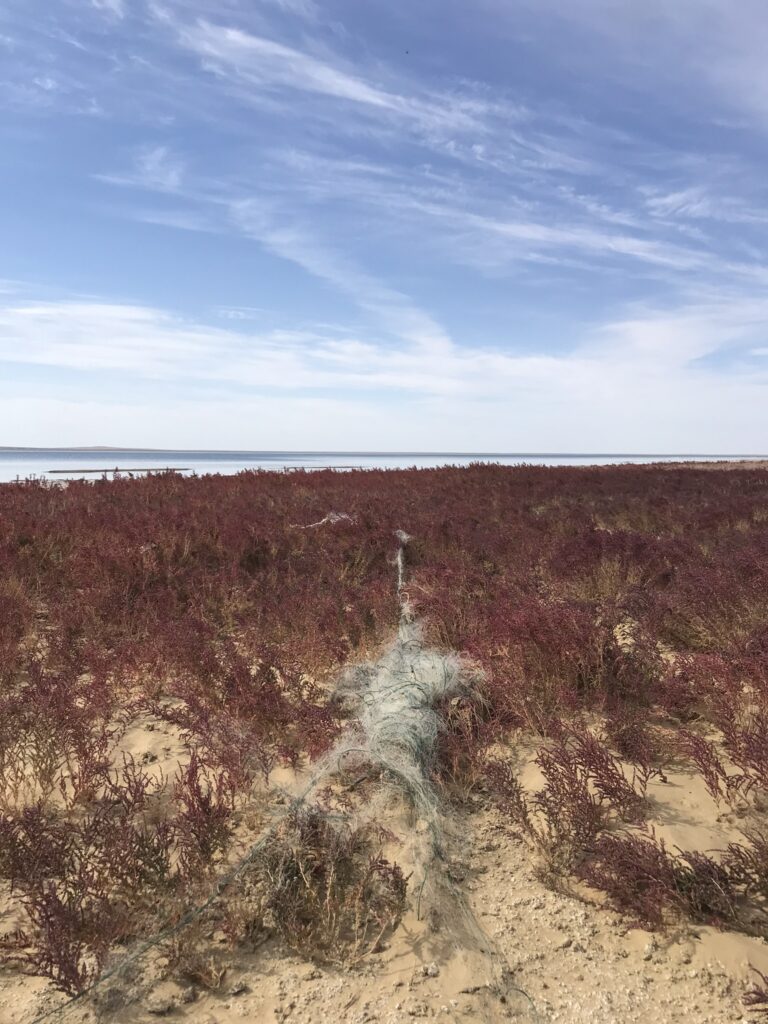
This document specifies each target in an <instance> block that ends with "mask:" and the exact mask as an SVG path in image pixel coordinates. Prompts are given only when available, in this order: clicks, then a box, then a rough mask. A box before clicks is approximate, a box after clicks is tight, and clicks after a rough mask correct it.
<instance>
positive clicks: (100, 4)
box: [91, 0, 126, 18]
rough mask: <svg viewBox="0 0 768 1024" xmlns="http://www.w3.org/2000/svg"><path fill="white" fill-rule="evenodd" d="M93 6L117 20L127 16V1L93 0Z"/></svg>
mask: <svg viewBox="0 0 768 1024" xmlns="http://www.w3.org/2000/svg"><path fill="white" fill-rule="evenodd" d="M91 6H92V7H95V8H96V10H98V11H106V12H108V13H109V14H112V15H114V17H116V18H124V17H125V15H126V0H91Z"/></svg>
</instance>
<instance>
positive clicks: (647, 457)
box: [0, 448, 766, 481]
mask: <svg viewBox="0 0 768 1024" xmlns="http://www.w3.org/2000/svg"><path fill="white" fill-rule="evenodd" d="M765 457H766V456H757V455H705V454H703V455H692V454H687V455H654V454H652V453H649V454H644V455H622V454H612V455H606V454H583V453H582V454H574V453H569V452H553V453H544V454H542V453H535V452H504V453H499V452H483V453H466V452H385V453H382V452H211V451H141V450H140V449H136V450H120V451H106V452H105V451H101V452H99V451H76V450H68V449H62V448H59V449H55V450H51V449H48V450H44V449H27V450H13V449H8V450H5V451H0V481H8V480H16V479H19V478H21V479H26V478H28V477H43V478H45V479H49V480H66V479H77V478H80V477H86V478H88V479H98V477H99V476H100V475H101V473H102V472H106V473H108V474H109V475H111V474H112V472H113V471H114V470H115V468H119V469H120V470H121V471H122V472H129V471H147V470H152V469H164V468H166V467H171V468H175V469H179V470H182V471H183V472H186V473H198V474H201V473H238V472H239V471H240V470H243V469H291V468H304V469H319V468H322V467H335V468H340V469H341V468H349V467H360V468H364V469H397V468H407V467H410V466H419V467H422V468H426V467H431V466H445V465H459V466H461V465H467V464H468V463H470V462H499V463H502V464H503V465H507V466H514V465H519V464H520V463H523V462H525V463H528V464H530V465H538V466H605V465H612V464H618V463H626V462H632V463H643V462H676V461H680V460H689V459H696V460H697V461H703V460H707V461H711V460H716V459H724V458H733V459H735V458H765ZM86 471H87V472H86Z"/></svg>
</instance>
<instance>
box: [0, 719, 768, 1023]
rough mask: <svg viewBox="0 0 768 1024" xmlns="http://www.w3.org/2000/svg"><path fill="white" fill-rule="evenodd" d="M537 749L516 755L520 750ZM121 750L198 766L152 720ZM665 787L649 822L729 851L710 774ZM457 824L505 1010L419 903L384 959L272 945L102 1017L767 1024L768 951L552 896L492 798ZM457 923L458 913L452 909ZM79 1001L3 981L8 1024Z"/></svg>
mask: <svg viewBox="0 0 768 1024" xmlns="http://www.w3.org/2000/svg"><path fill="white" fill-rule="evenodd" d="M525 746H526V744H518V746H517V750H518V753H519V751H520V750H521V749H523V748H525ZM122 747H123V748H124V749H126V750H130V752H131V753H133V754H134V755H135V756H136V757H137V758H140V759H142V760H143V761H144V762H145V763H148V764H151V765H153V766H156V768H157V770H158V771H159V770H160V769H162V771H163V773H164V774H165V775H166V777H167V776H168V775H172V773H173V771H174V769H175V765H176V764H177V763H178V761H179V759H180V758H182V757H183V756H184V750H183V745H182V744H181V743H180V741H179V738H178V736H177V735H176V734H175V732H174V730H173V729H172V728H171V727H169V726H167V725H165V724H163V723H158V722H153V721H151V720H148V719H145V720H142V721H140V722H137V723H135V725H134V726H132V727H131V729H130V730H129V731H128V732H127V733H126V735H125V737H124V739H123V743H122ZM531 749H532V745H531V744H530V743H529V744H528V750H527V751H526V753H527V754H528V762H527V765H525V766H524V768H523V773H522V774H523V779H524V782H525V784H526V786H528V787H531V788H535V787H536V785H537V776H536V771H535V769H534V768H533V767H532V766H531V761H530V750H531ZM290 774H291V773H288V772H283V773H281V777H280V778H279V779H278V780H277V781H279V782H280V783H281V784H284V783H286V782H287V781H288V782H290V779H289V777H290ZM667 778H668V782H667V783H666V784H665V783H662V782H659V781H658V780H656V781H654V782H652V783H651V786H650V787H649V796H650V799H651V806H652V818H651V824H652V825H653V826H654V827H655V829H656V831H657V834H658V835H659V836H661V837H663V838H664V839H665V841H667V842H668V843H669V845H670V847H673V846H676V845H679V846H681V847H684V848H689V849H690V848H693V849H699V850H713V849H722V848H723V846H724V845H726V844H727V842H729V841H731V840H735V839H738V838H739V825H740V824H741V822H740V820H739V819H738V818H736V817H735V816H734V815H733V813H732V812H728V811H726V810H724V809H723V808H722V807H718V806H717V805H716V804H715V802H714V801H713V800H712V799H711V798H710V796H709V794H708V793H707V792H706V789H705V788H704V786H703V784H702V782H701V780H700V779H699V778H696V777H695V776H693V775H691V774H690V773H688V772H682V771H670V772H668V773H667ZM297 781H298V780H293V783H296V782H297ZM293 783H291V784H293ZM279 799H282V798H281V797H279V796H278V800H279ZM450 813H451V818H452V820H453V824H454V826H455V827H454V829H453V831H454V832H455V834H456V835H457V836H458V837H460V841H459V848H458V849H457V851H456V859H455V863H454V866H453V869H452V875H453V879H454V881H455V882H456V883H457V885H458V886H459V888H460V890H461V892H462V893H463V894H464V896H465V898H466V900H467V902H468V904H469V906H470V908H471V910H472V911H473V912H474V914H475V916H476V918H477V920H478V921H479V923H480V925H481V926H482V928H483V929H484V931H485V933H486V935H487V937H488V940H489V944H493V946H494V947H495V950H496V953H497V955H498V956H499V957H500V958H501V959H502V960H503V961H505V962H506V965H507V966H508V968H509V972H510V974H509V983H508V992H507V998H506V1001H505V1002H500V1001H499V999H498V998H497V997H496V996H493V995H491V994H490V993H489V992H488V990H487V988H486V985H487V983H488V981H489V978H488V977H487V975H488V970H487V964H488V961H487V958H484V957H483V956H481V955H479V954H478V952H477V951H476V950H475V951H472V950H467V949H464V950H462V949H461V948H457V944H456V942H455V937H454V936H455V930H453V929H451V928H450V927H449V926H450V924H451V923H452V922H451V921H450V920H444V921H443V922H442V924H441V923H440V921H438V922H437V927H436V929H434V928H433V927H431V926H430V924H428V922H427V921H426V920H418V919H417V915H416V912H415V903H416V893H415V891H412V894H411V908H410V910H409V912H408V914H407V915H406V917H405V919H404V920H403V922H402V923H401V925H400V927H399V928H398V930H397V931H396V932H395V933H394V935H393V936H392V937H391V939H390V941H389V942H388V943H386V944H385V948H384V949H382V950H381V951H380V952H377V953H376V954H373V955H371V956H370V957H369V958H368V959H367V960H366V961H365V962H364V963H363V964H362V965H360V966H358V967H356V968H354V969H350V970H342V969H337V968H332V967H327V966H318V965H315V964H312V963H309V962H306V961H303V960H301V959H299V958H297V957H296V956H294V955H291V954H288V953H286V951H285V950H284V949H282V948H281V947H280V944H279V942H278V941H277V939H276V938H274V937H266V941H264V942H263V944H262V945H261V946H260V947H259V948H258V949H255V950H251V951H242V950H236V951H234V952H231V953H230V952H228V953H227V954H226V959H227V961H228V967H227V970H226V973H225V974H224V977H223V979H222V983H221V986H220V988H219V989H218V990H216V991H205V990H204V989H201V988H199V987H197V988H196V987H195V986H192V985H190V984H189V983H177V982H175V981H167V980H166V981H160V982H158V983H157V984H155V985H154V986H152V987H150V988H145V987H144V986H143V985H142V986H140V987H139V988H140V991H141V996H140V998H139V1001H138V1002H137V1003H135V1004H133V1005H129V1006H128V1007H122V1008H121V1007H120V1005H119V1004H120V1002H121V1001H122V1000H123V999H124V998H125V994H126V993H125V986H124V985H123V986H122V987H121V984H122V983H115V984H114V985H110V983H106V984H105V985H104V986H103V988H102V990H101V991H100V993H99V1000H98V1002H99V1007H100V1017H101V1019H103V1020H108V1021H114V1022H115V1024H123V1022H125V1024H127V1022H129V1021H137V1022H145V1021H152V1020H156V1019H158V1017H163V1016H168V1017H169V1018H170V1019H172V1020H175V1021H179V1022H181V1021H184V1022H187V1024H235V1022H240V1021H249V1022H251V1024H266V1022H270V1024H274V1022H276V1021H277V1022H280V1021H290V1022H292V1024H321V1022H326V1021H329V1020H330V1021H338V1022H350V1024H362V1022H367V1021H378V1022H382V1024H385V1022H386V1024H390V1022H391V1024H395V1022H400V1021H403V1022H404V1021H409V1020H413V1019H416V1018H427V1019H429V1018H433V1017H436V1018H439V1019H441V1020H446V1021H489V1022H494V1021H503V1020H517V1021H531V1022H537V1021H552V1022H560V1024H583V1022H587V1021H590V1022H591V1021H594V1022H604V1024H613V1022H626V1024H632V1022H638V1024H639V1022H646V1021H649V1020H652V1021H653V1022H654V1024H673V1022H683V1021H685V1022H688V1024H699V1022H700V1024H705V1022H707V1024H721V1022H722V1024H725V1022H726V1021H727V1022H729V1024H730V1022H733V1021H740V1020H750V1019H755V1015H754V1014H750V1013H749V1012H748V1009H747V1008H745V1007H744V1005H743V1004H742V1001H741V996H742V993H743V990H744V986H745V982H746V981H747V979H748V975H749V964H750V963H751V964H753V965H754V966H755V967H758V968H759V969H760V970H762V971H764V972H768V944H766V943H765V942H764V941H763V940H761V939H756V938H750V937H747V936H744V935H742V934H739V933H731V932H719V931H717V930H715V929H713V928H709V927H695V928H694V927H691V926H680V927H676V928H674V929H671V930H669V931H668V932H666V933H656V934H652V933H651V932H648V931H645V930H643V929H639V928H636V927H631V926H630V922H628V921H627V920H626V919H624V918H622V917H621V916H620V915H618V914H616V913H614V912H613V911H612V910H610V909H609V908H606V907H605V906H604V905H603V904H604V902H605V901H604V898H603V897H602V896H601V895H600V894H599V893H588V892H585V891H583V890H582V891H581V892H580V893H578V894H577V895H568V894H565V893H562V892H555V891H552V890H550V889H548V888H547V887H546V886H545V885H544V884H542V882H541V881H540V880H539V879H538V877H537V875H536V870H535V869H536V860H535V856H534V854H533V852H532V851H531V849H530V848H529V846H528V845H527V844H526V843H525V842H524V841H523V840H522V839H521V838H519V837H517V836H516V835H515V833H514V830H510V828H509V826H508V823H507V822H505V821H503V820H502V819H501V817H500V815H499V812H498V811H497V810H496V809H494V808H493V806H492V805H491V802H490V801H489V799H488V798H487V796H486V795H485V794H482V793H481V794H475V795H474V796H473V797H471V798H470V800H469V801H468V802H467V803H466V804H463V805H460V806H459V807H458V809H456V808H454V809H452V811H451V812H450ZM5 896H6V900H5V904H4V905H2V904H0V933H2V932H8V931H10V930H12V926H13V925H14V924H15V923H17V917H18V915H16V914H11V911H10V908H9V905H8V901H7V893H6V894H5ZM1 898H2V897H0V899H1ZM443 913H444V914H447V916H450V914H451V908H447V911H446V909H445V908H444V910H443ZM422 916H423V915H422ZM432 923H433V924H434V921H433V922H432ZM211 941H212V943H213V944H215V943H216V941H217V937H216V936H215V935H214V937H213V939H212V940H211ZM221 948H223V947H221ZM141 969H143V968H141ZM141 969H140V971H139V973H141ZM517 990H520V991H517ZM522 993H525V995H523V994H522ZM66 1002H67V999H66V997H65V996H63V995H62V994H60V993H56V992H55V991H54V990H53V988H52V986H51V985H50V984H49V983H47V982H46V981H44V980H42V979H40V978H33V977H27V976H24V975H22V974H20V973H19V972H17V971H14V970H11V969H4V970H2V969H0V1024H32V1022H33V1021H34V1020H35V1019H36V1018H37V1017H38V1015H40V1014H41V1013H43V1012H46V1011H49V1010H52V1009H54V1008H56V1007H58V1006H64V1004H65V1003H66ZM113 1003H114V1007H115V1008H112V1004H113ZM50 1019H52V1020H63V1021H67V1022H69V1024H72V1022H91V1021H94V1020H96V1019H97V1016H96V1014H95V1012H94V1010H93V1007H92V1006H91V1005H89V1004H86V1003H83V1004H82V1005H81V1004H76V1006H75V1007H74V1008H73V1009H72V1010H69V1011H67V1012H66V1013H65V1014H61V1015H57V1016H55V1017H53V1018H50Z"/></svg>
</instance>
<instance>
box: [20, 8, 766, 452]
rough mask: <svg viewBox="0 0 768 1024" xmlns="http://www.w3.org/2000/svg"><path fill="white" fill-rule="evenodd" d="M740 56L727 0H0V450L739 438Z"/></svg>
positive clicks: (715, 445) (751, 351)
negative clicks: (26, 447)
mask: <svg viewBox="0 0 768 1024" xmlns="http://www.w3.org/2000/svg"><path fill="white" fill-rule="evenodd" d="M43 10H44V12H45V16H43ZM767 48H768V13H766V12H765V8H764V5H763V4H762V3H759V2H757V0H730V2H726V0H675V2H674V3H669V2H662V0H645V2H644V3H642V4H640V3H639V2H636V0H579V2H575V0H574V2H573V3H566V2H563V0H463V2H458V0H440V2H437V0H412V2H410V3H407V4H406V3H392V2H390V0H388V2H386V3H385V2H383V0H382V2H380V0H329V2H323V3H321V2H319V0H215V2H214V0H46V2H45V3H44V4H41V5H34V4H30V3H29V0H10V2H9V0H6V2H5V3H4V4H3V8H2V10H1V11H0V153H2V160H0V186H1V187H0V226H1V228H2V242H3V244H2V246H1V247H0V444H5V445H14V444H18V445H47V444H53V445H86V444H111V445H126V446H133V445H147V446H153V447H161V446H174V447H175V446H179V447H210V448H232V447H234V448H301V449H303V448H312V449H323V448H335V449H352V450H355V449H371V448H374V449H403V448H405V449H422V450H424V449H432V450H461V451H473V450H474V451H482V450H493V451H578V450H581V451H601V452H606V451H622V452H633V451H634V452H647V451H657V452H665V451H666V452H714V453H717V452H761V451H765V450H766V449H768V287H767V286H768V232H767V228H768V203H767V202H766V199H768V178H767V177H766V175H765V166H766V158H767V157H768V72H767V71H766V64H765V59H764V55H765V52H766V49H767Z"/></svg>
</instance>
